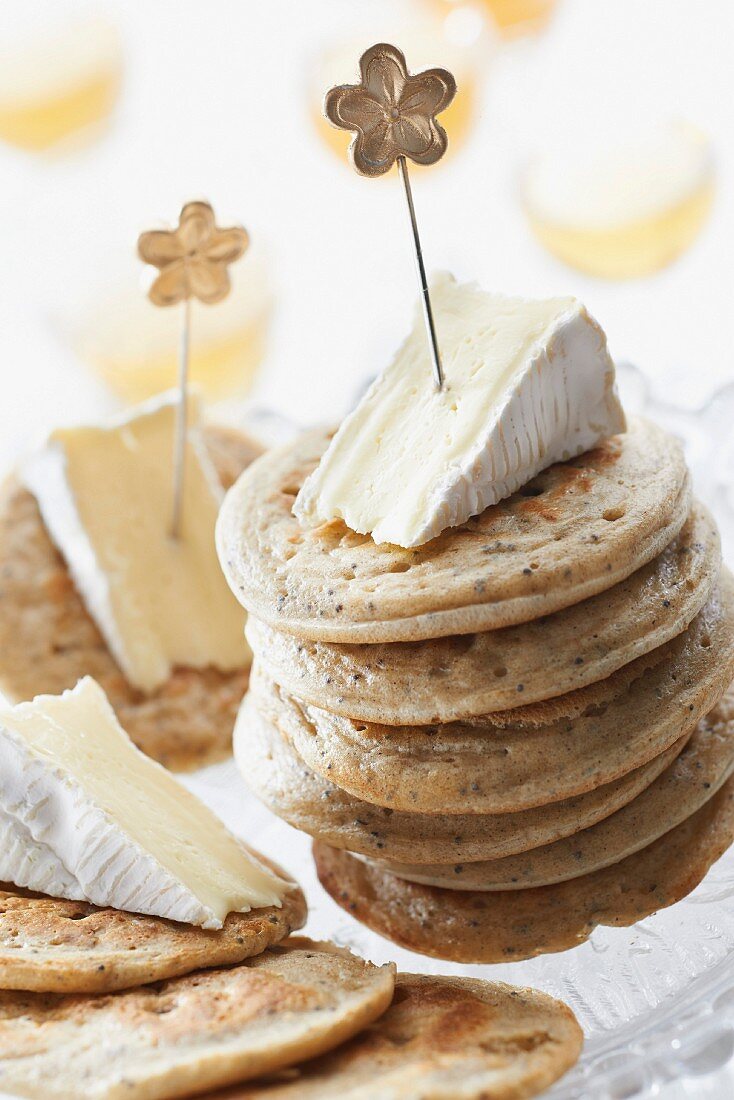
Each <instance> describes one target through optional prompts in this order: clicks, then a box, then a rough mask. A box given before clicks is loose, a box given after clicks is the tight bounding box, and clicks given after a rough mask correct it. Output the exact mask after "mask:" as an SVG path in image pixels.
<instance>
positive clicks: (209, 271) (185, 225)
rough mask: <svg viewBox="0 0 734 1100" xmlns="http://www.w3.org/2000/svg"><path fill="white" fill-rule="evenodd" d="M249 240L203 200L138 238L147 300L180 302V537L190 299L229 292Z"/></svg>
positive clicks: (218, 297)
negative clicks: (221, 222)
mask: <svg viewBox="0 0 734 1100" xmlns="http://www.w3.org/2000/svg"><path fill="white" fill-rule="evenodd" d="M249 243H250V238H249V236H248V234H247V231H246V230H245V229H242V228H241V227H240V226H233V227H232V228H231V229H218V228H217V225H216V222H215V220H214V211H213V210H212V208H211V206H210V205H209V203H208V202H187V203H186V205H185V206H184V207H183V209H182V210H181V214H180V216H179V219H178V225H177V226H176V228H175V229H153V230H150V231H149V232H147V233H141V234H140V236H139V237H138V255H139V256H140V258H141V260H143V261H144V262H145V263H146V264H151V265H152V266H153V267H157V268H158V272H159V274H158V275H157V276H156V278H155V279H154V280H153V283H152V284H151V286H150V289H149V291H148V297H149V298H150V300H151V302H152V303H153V304H154V305H156V306H175V305H178V304H179V302H183V307H184V309H183V325H182V329H181V349H180V355H179V372H178V386H179V402H178V415H177V418H176V444H175V452H174V489H173V519H172V521H171V534H172V536H173V537H174V538H178V537H179V535H180V533H181V515H182V511H183V488H184V474H185V459H186V435H187V400H186V398H187V390H188V379H189V345H190V337H191V299H192V298H198V299H199V301H200V302H204V303H205V304H206V305H214V304H215V303H216V302H221V301H222V299H223V298H226V297H227V295H228V294H229V291H230V281H229V271H228V270H227V269H228V266H229V264H231V263H233V262H234V261H235V260H238V259H239V258H240V257H241V256H243V255H244V253H245V251H246V249H247V246H248V244H249Z"/></svg>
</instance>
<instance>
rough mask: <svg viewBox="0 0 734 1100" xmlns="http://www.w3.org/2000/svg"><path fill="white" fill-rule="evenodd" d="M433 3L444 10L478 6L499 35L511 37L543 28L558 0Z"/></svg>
mask: <svg viewBox="0 0 734 1100" xmlns="http://www.w3.org/2000/svg"><path fill="white" fill-rule="evenodd" d="M433 4H434V6H436V7H441V8H443V9H444V10H445V9H446V8H455V9H456V8H459V7H462V6H477V7H480V8H482V9H483V10H484V12H485V13H486V14H487V15H489V18H490V20H491V22H492V25H493V26H494V27H495V28H496V29H497V30H498V31H499V32H500V34H501V35H503V36H504V37H512V36H513V35H519V34H533V33H535V32H536V31H541V30H543V28H544V27H546V26H547V25H548V23H549V21H550V17H551V15H552V14H553V12H554V10H555V8H556V7H557V4H558V0H433Z"/></svg>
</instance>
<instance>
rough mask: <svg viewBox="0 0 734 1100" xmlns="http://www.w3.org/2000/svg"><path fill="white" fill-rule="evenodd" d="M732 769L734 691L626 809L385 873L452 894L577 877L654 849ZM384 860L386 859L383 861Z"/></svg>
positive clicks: (395, 867) (391, 868) (393, 867)
mask: <svg viewBox="0 0 734 1100" xmlns="http://www.w3.org/2000/svg"><path fill="white" fill-rule="evenodd" d="M732 771H734V692H732V691H731V690H730V691H729V692H728V694H727V695H726V696H725V697H724V698H723V699H722V700H721V701H720V702H719V703H718V704H717V706H716V707H714V709H713V710H712V711H711V713H710V714H708V715H707V716H706V717H705V718H703V719H702V720H701V721H700V722H699V723H698V726H697V727H696V730H695V731H694V733H693V736H692V737H691V739H690V740H689V742H688V744H687V745H686V746H685V748H684V749H683V751H682V752H681V753H680V755H679V756H678V757H676V759H675V760H674V761H673V763H672V764H670V765H669V767H667V768H666V769H665V771H664V772H662V774H661V775H659V776H658V778H657V779H655V780H654V781H653V782H652V783H651V784H650V786H649V787H648V788H647V789H646V790H644V791H642V793H641V794H638V795H637V798H634V799H633V800H632V801H631V802H628V803H627V805H626V806H623V807H622V809H621V810H617V812H616V813H614V814H611V815H610V816H609V817H605V818H604V819H603V820H602V821H599V822H598V823H597V824H596V825H592V826H591V828H589V829H584V830H583V831H582V832H579V833H574V834H573V835H572V836H569V837H564V839H563V840H557V841H556V842H555V843H554V844H547V845H545V846H544V847H542V848H533V849H532V851H529V852H523V853H521V854H520V855H516V856H507V857H506V858H505V859H495V860H485V861H483V862H478V863H463V864H455V865H454V866H453V867H446V866H442V865H441V864H433V865H431V866H426V865H421V864H413V865H411V864H397V863H387V862H385V864H384V866H385V869H386V870H388V871H391V872H392V873H393V874H396V875H399V876H400V877H401V878H407V879H410V880H411V881H412V882H424V883H426V884H427V885H429V886H444V887H447V888H448V889H450V890H514V889H517V890H519V889H524V888H527V887H530V886H547V885H549V884H550V883H553V882H564V881H566V880H567V879H571V878H578V877H579V876H581V875H585V874H589V872H591V871H596V870H598V869H599V868H601V867H608V866H610V865H611V864H613V863H619V862H620V861H621V860H623V859H624V858H625V857H626V856H628V855H631V854H632V853H633V852H638V851H639V850H640V849H641V848H644V847H646V846H647V845H648V844H652V842H653V841H654V840H657V839H658V837H660V836H662V835H663V834H664V833H667V832H669V830H670V829H673V828H675V826H676V825H678V824H680V822H681V821H684V820H685V819H686V818H687V817H690V815H691V814H692V813H695V812H696V810H698V809H699V807H700V806H702V805H703V804H704V802H707V801H708V799H709V798H711V797H712V796H713V795H714V794H715V793H716V791H717V790H718V789H719V788H720V787H721V786H723V784H724V783H725V782H726V780H727V779H728V778H729V776H730V775H731V774H732ZM381 862H382V861H381Z"/></svg>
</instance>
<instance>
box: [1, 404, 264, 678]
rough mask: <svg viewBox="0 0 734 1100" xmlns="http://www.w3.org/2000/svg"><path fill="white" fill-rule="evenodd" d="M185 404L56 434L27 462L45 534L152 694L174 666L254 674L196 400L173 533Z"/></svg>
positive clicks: (132, 672)
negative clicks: (178, 432) (176, 458)
mask: <svg viewBox="0 0 734 1100" xmlns="http://www.w3.org/2000/svg"><path fill="white" fill-rule="evenodd" d="M175 417H176V410H175V399H174V397H173V395H170V394H167V395H164V396H163V397H161V398H157V399H155V400H153V401H150V402H148V403H146V404H144V405H141V406H139V407H138V408H137V409H136V410H134V411H133V412H132V413H131V414H129V415H126V416H125V417H123V418H118V419H116V420H114V421H112V422H111V423H109V424H108V425H104V426H91V427H79V428H64V429H60V430H58V431H55V432H54V433H53V434H52V435H51V437H50V439H49V441H48V443H47V444H46V446H45V447H43V448H42V449H41V450H40V451H38V452H37V453H36V454H34V455H32V456H30V457H29V458H28V459H27V460H26V462H25V463H24V464H23V467H22V469H21V476H22V478H23V480H24V482H25V484H26V485H27V486H28V488H29V489H30V490H31V492H32V493H33V494H34V495H35V497H36V499H37V501H38V505H39V507H40V510H41V515H42V517H43V521H44V523H45V525H46V528H47V530H48V532H49V534H50V536H51V538H52V539H53V541H54V542H55V544H56V546H57V547H58V549H59V550H60V551H61V553H62V555H63V556H64V559H65V560H66V564H67V567H68V569H69V572H70V573H71V576H72V577H73V579H74V583H75V585H76V588H77V590H78V591H79V593H80V594H81V596H82V598H83V600H84V603H85V604H86V607H87V610H88V611H89V614H90V615H91V616H92V618H93V619H94V620H95V622H96V624H97V626H98V628H99V630H100V633H101V634H102V636H103V638H104V640H105V642H106V643H107V647H108V649H109V650H110V652H111V653H112V655H113V657H114V658H115V660H116V661H117V663H118V665H119V666H120V668H121V669H122V671H123V673H124V674H125V677H126V679H127V680H128V682H129V683H130V684H131V685H132V686H133V687H136V688H139V689H140V690H141V691H143V692H146V693H150V692H152V691H154V690H155V689H156V688H158V687H160V685H161V684H163V683H164V682H165V681H166V680H167V679H168V678H169V676H170V674H171V671H172V669H173V668H174V667H175V666H185V667H189V668H206V667H209V666H211V667H214V668H217V669H220V670H221V671H223V672H229V671H232V670H234V669H237V668H243V667H246V666H247V665H248V664H249V660H250V653H249V649H248V647H247V643H246V642H245V640H244V636H243V630H244V625H245V624H244V615H243V613H242V610H241V608H240V607H239V605H238V604H237V601H236V600H235V599H234V597H233V596H232V593H231V592H230V591H229V588H228V587H227V584H226V581H225V580H224V577H223V576H222V572H221V569H220V568H219V562H218V561H217V555H216V551H215V548H214V526H215V523H216V518H217V512H218V510H219V505H220V503H221V497H222V490H221V486H220V485H219V482H218V480H217V476H216V471H215V470H214V467H213V465H212V463H211V461H210V459H209V456H208V454H207V452H206V448H205V445H204V441H203V439H202V438H201V433H200V431H199V428H198V425H197V420H198V403H197V402H196V401H195V400H193V399H192V400H191V402H190V412H189V422H190V425H191V427H190V431H189V438H188V441H187V445H186V459H185V461H186V476H185V481H184V503H183V527H182V532H181V538H180V539H173V538H171V535H170V526H171V513H172V507H173V450H174V428H175Z"/></svg>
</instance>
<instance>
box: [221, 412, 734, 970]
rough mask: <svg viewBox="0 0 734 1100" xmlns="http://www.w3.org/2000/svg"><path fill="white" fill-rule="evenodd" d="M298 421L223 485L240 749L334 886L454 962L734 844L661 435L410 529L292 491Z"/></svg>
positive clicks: (632, 895) (729, 611)
mask: <svg viewBox="0 0 734 1100" xmlns="http://www.w3.org/2000/svg"><path fill="white" fill-rule="evenodd" d="M327 443H328V436H327V435H326V434H324V433H318V432H317V433H312V434H309V435H308V436H306V437H304V438H302V439H300V440H298V441H297V442H296V443H294V444H291V445H288V446H287V447H285V448H282V449H280V450H278V451H274V452H271V453H270V454H268V455H265V456H264V457H262V458H261V459H259V460H258V461H257V462H256V463H255V464H254V465H253V466H252V467H251V468H250V469H249V470H247V471H246V472H245V474H243V476H242V477H241V479H240V480H239V482H238V483H237V484H236V485H235V487H234V488H233V489H232V490H230V493H229V495H228V498H227V500H226V502H225V505H224V508H223V511H222V513H221V516H220V521H219V528H218V545H219V553H220V558H221V560H222V564H223V567H224V569H225V573H226V575H227V577H228V580H229V582H230V584H231V586H232V588H233V590H234V592H235V593H236V594H237V596H238V597H239V599H240V601H241V602H242V603H243V605H244V606H245V607H246V608H247V610H248V612H249V613H250V618H249V625H248V638H249V641H250V643H251V645H252V648H253V650H254V653H255V666H254V670H253V675H252V679H251V689H250V692H249V694H248V695H247V697H246V699H245V701H244V704H243V707H242V710H241V712H240V716H239V720H238V725H237V729H236V733H235V753H236V756H237V759H238V762H239V766H240V768H241V770H242V773H243V775H244V777H245V779H246V781H247V783H248V784H249V786H250V787H251V789H252V790H253V791H254V792H255V793H256V794H257V795H258V796H259V797H260V798H261V799H262V800H263V801H264V802H265V803H266V804H267V805H268V806H269V807H270V808H271V809H272V810H273V811H274V812H275V813H276V814H278V815H279V816H280V817H282V818H284V819H285V820H286V821H288V822H289V823H291V824H292V825H294V826H296V827H297V828H299V829H302V830H305V831H306V832H308V833H310V834H311V835H312V836H314V837H315V838H316V844H315V849H314V850H315V859H316V864H317V869H318V873H319V877H320V880H321V882H322V884H323V886H324V887H325V888H326V890H327V891H328V892H329V893H330V894H331V896H332V897H333V898H334V900H335V901H336V902H337V903H338V904H340V905H341V906H343V907H344V908H345V909H347V910H348V911H350V912H351V913H352V914H353V915H354V916H355V917H357V918H358V919H360V920H362V921H363V922H364V923H366V924H368V925H369V926H370V927H372V928H373V929H375V930H376V931H378V932H380V933H381V934H383V935H385V936H387V937H389V938H390V939H392V940H394V941H395V942H397V943H399V944H401V945H403V946H405V947H407V948H409V949H411V950H414V951H419V952H422V953H425V954H429V955H434V956H438V957H441V958H448V959H454V960H457V961H464V962H470V961H475V962H495V961H503V960H507V959H512V958H524V957H530V956H533V955H536V954H539V953H542V952H547V951H556V950H563V949H565V948H567V947H570V946H573V945H575V944H577V943H580V942H581V941H583V940H584V939H586V938H587V937H588V936H589V935H590V933H591V931H592V930H593V928H594V927H595V926H596V925H598V924H600V923H603V924H609V925H626V924H631V923H633V922H634V921H636V920H637V919H639V918H640V917H642V916H644V915H646V914H649V913H651V912H653V911H655V910H656V909H659V908H661V907H663V906H666V905H670V904H672V903H673V902H675V901H677V900H679V899H680V898H681V897H683V896H684V895H685V894H687V893H688V892H689V891H690V890H691V889H693V887H694V886H695V885H696V884H697V883H698V882H699V881H700V879H701V878H702V877H703V875H704V874H705V872H706V870H707V869H708V867H709V866H710V865H711V863H712V862H713V861H714V860H715V859H716V858H718V856H719V855H720V854H721V853H722V852H723V851H724V850H725V849H726V848H727V847H728V846H729V844H730V843H731V841H732V839H733V838H734V778H731V779H730V776H731V774H732V771H733V770H734V696H733V695H728V694H726V692H727V689H728V687H729V684H730V682H731V680H732V677H733V676H734V581H733V580H732V577H731V575H730V574H729V573H728V572H727V571H726V570H725V569H722V566H721V554H720V546H719V537H718V532H717V530H716V526H715V524H714V522H713V520H712V518H711V516H710V515H709V513H708V512H707V511H706V509H705V508H704V507H703V506H702V505H701V504H700V503H698V502H697V501H696V500H695V499H693V498H692V494H691V487H690V479H689V475H688V471H687V469H686V465H685V461H684V458H683V455H682V452H681V449H680V447H679V445H678V443H677V442H676V441H675V440H674V439H673V438H671V437H670V436H669V435H667V434H666V433H665V432H663V431H662V430H661V429H660V428H658V427H656V426H654V425H653V424H651V423H649V422H646V421H643V420H637V421H633V422H632V423H631V425H630V428H629V431H628V432H627V433H626V434H624V435H621V436H616V437H613V438H611V439H609V440H607V441H606V442H605V443H604V444H602V445H600V446H599V447H598V448H596V449H595V450H593V451H590V452H587V453H586V454H583V455H581V456H580V457H579V458H577V459H574V460H572V461H570V462H567V463H561V464H558V465H556V466H553V467H551V468H549V469H547V470H546V471H544V472H543V473H541V474H540V475H539V476H538V477H536V478H535V479H534V480H533V481H532V482H530V483H529V484H528V485H526V486H524V487H523V489H521V490H520V492H518V493H516V494H515V495H513V496H512V497H509V498H508V499H506V500H504V501H503V502H501V503H500V504H498V505H495V506H494V507H492V508H489V509H487V510H486V511H485V512H483V513H482V514H481V515H479V516H477V517H475V518H473V519H471V520H469V521H468V522H467V523H465V524H463V525H462V526H460V527H455V528H452V529H448V530H446V531H444V532H443V533H442V534H441V535H439V536H438V537H437V538H435V539H433V540H432V541H431V542H429V543H427V544H425V545H424V546H421V547H418V548H416V549H405V550H404V549H401V548H400V547H395V546H391V545H377V544H375V542H374V541H373V540H372V538H371V537H370V536H363V535H358V534H356V533H354V532H353V531H351V530H349V529H348V528H347V527H346V526H345V525H344V524H343V523H342V522H341V521H334V522H330V523H327V524H323V525H321V526H320V527H316V528H312V529H306V528H303V527H301V525H300V524H299V522H298V520H297V519H296V518H295V516H294V515H293V511H292V507H293V502H294V499H295V496H296V494H297V493H298V491H299V489H300V487H301V485H302V484H303V481H304V479H305V478H306V477H307V476H308V474H309V473H310V472H311V471H312V470H313V469H314V468H315V466H316V465H317V463H318V461H319V458H320V456H321V454H322V453H323V451H324V449H325V447H326V445H327Z"/></svg>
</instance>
